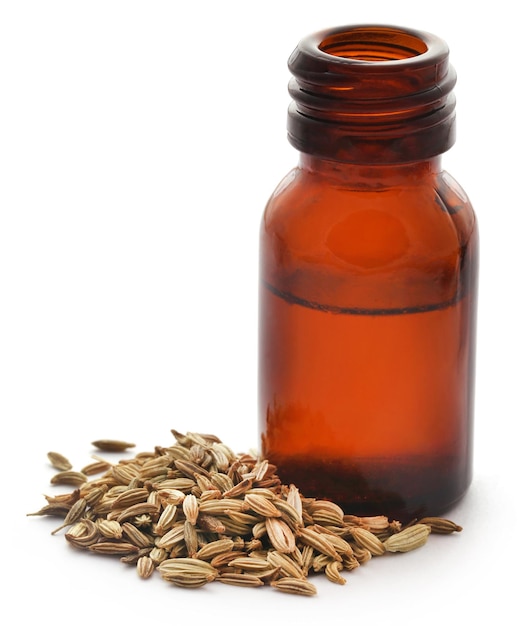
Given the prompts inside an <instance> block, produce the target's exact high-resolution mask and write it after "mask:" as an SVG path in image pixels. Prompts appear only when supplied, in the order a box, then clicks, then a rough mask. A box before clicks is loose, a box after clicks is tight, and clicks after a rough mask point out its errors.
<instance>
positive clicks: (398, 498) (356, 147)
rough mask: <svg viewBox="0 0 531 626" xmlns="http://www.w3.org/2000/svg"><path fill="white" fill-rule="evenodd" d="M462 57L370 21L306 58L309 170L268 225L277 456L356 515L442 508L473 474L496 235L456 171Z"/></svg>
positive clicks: (292, 126) (263, 352) (269, 213)
mask: <svg viewBox="0 0 531 626" xmlns="http://www.w3.org/2000/svg"><path fill="white" fill-rule="evenodd" d="M448 56H449V52H448V48H447V46H446V44H445V43H444V42H443V41H442V40H440V39H439V38H437V37H435V36H433V35H431V34H429V33H424V32H420V31H413V30H407V29H403V28H396V27H392V26H389V27H388V26H370V25H369V26H349V27H342V28H337V29H332V30H329V31H324V32H321V33H316V34H315V35H311V36H309V37H307V38H306V39H303V40H302V41H301V42H299V44H298V46H297V47H296V49H295V51H294V52H293V54H292V55H291V57H290V59H289V63H288V64H289V68H290V70H291V73H292V75H293V78H292V80H291V81H290V84H289V91H290V94H291V96H292V99H293V102H292V104H291V105H290V107H289V110H288V139H289V141H290V143H291V144H292V145H293V146H294V147H295V148H296V149H297V150H298V151H299V152H300V163H299V167H297V168H295V169H294V170H293V171H292V172H291V173H290V174H288V176H287V177H286V178H285V179H284V181H282V182H281V184H280V185H279V186H278V188H277V189H276V191H275V192H274V193H273V195H272V197H271V199H270V201H269V203H268V205H267V207H266V209H265V213H264V217H263V222H262V230H261V251H260V273H261V279H260V357H259V359H260V367H259V419H260V436H261V449H262V453H263V455H264V456H266V457H267V458H268V459H269V460H270V461H272V462H273V463H275V464H276V465H277V467H278V473H279V475H280V477H281V479H282V480H283V481H284V482H286V483H288V482H293V483H294V484H296V485H297V486H298V487H299V489H300V490H301V492H302V493H303V494H304V495H306V496H308V497H319V498H329V499H332V500H334V501H335V502H337V503H338V504H340V505H341V506H342V507H343V508H344V510H345V511H347V512H349V513H353V514H360V515H361V514H363V515H379V514H382V515H387V516H392V517H394V518H395V519H399V520H401V521H406V520H410V519H412V518H414V517H419V516H424V515H439V514H442V513H443V512H444V511H445V510H446V509H448V508H449V507H450V506H451V505H452V504H453V503H454V502H456V501H457V500H458V499H460V498H461V497H462V496H463V494H464V493H465V491H466V489H467V487H468V485H469V483H470V480H471V469H472V422H473V399H474V355H475V319H476V299H477V296H476V289H477V267H478V233H477V226H476V218H475V215H474V211H473V209H472V207H471V205H470V202H469V201H468V199H467V196H466V194H465V193H464V191H463V190H462V189H461V188H460V187H459V185H458V184H457V183H456V182H455V181H454V180H453V179H452V178H451V177H450V176H449V174H447V173H446V172H445V171H444V170H443V169H442V166H441V156H440V155H442V154H443V153H444V152H445V151H446V150H448V149H449V148H450V147H451V146H452V145H453V143H454V140H455V98H454V96H453V87H454V85H455V81H456V75H455V72H454V71H453V68H452V66H451V65H450V64H449V59H448Z"/></svg>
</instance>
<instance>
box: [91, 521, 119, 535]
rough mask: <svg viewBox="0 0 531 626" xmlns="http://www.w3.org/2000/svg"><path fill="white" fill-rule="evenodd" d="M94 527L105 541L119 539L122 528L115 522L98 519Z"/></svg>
mask: <svg viewBox="0 0 531 626" xmlns="http://www.w3.org/2000/svg"><path fill="white" fill-rule="evenodd" d="M96 526H97V527H98V531H99V532H100V534H101V535H102V536H103V537H105V538H106V539H121V538H122V527H121V526H120V524H118V522H117V521H115V520H108V519H99V520H97V521H96Z"/></svg>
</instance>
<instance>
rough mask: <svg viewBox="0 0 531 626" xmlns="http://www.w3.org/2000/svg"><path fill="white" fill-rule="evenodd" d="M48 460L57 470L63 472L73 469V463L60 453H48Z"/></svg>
mask: <svg viewBox="0 0 531 626" xmlns="http://www.w3.org/2000/svg"><path fill="white" fill-rule="evenodd" d="M48 460H49V461H50V463H51V464H52V466H53V467H55V469H58V470H61V471H63V472H64V471H67V470H71V469H72V463H70V461H69V460H68V459H67V458H66V457H65V456H63V455H62V454H59V452H48Z"/></svg>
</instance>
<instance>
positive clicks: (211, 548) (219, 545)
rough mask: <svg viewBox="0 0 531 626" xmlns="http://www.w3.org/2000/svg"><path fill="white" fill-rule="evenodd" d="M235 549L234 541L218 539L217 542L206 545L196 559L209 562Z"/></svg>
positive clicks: (199, 551)
mask: <svg viewBox="0 0 531 626" xmlns="http://www.w3.org/2000/svg"><path fill="white" fill-rule="evenodd" d="M233 547H234V541H233V540H232V539H218V540H217V541H211V542H210V543H207V544H206V545H204V546H203V547H202V548H201V549H200V550H198V552H197V554H196V558H198V559H202V560H203V561H209V560H210V559H213V558H214V557H215V556H217V555H218V554H223V553H224V552H229V551H230V550H232V548H233Z"/></svg>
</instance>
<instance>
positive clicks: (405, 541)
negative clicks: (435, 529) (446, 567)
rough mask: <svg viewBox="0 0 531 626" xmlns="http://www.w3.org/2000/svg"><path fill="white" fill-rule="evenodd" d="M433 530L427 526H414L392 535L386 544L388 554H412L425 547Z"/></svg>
mask: <svg viewBox="0 0 531 626" xmlns="http://www.w3.org/2000/svg"><path fill="white" fill-rule="evenodd" d="M430 532H431V528H430V527H429V526H428V525H427V524H414V525H413V526H408V527H407V528H404V530H401V531H400V532H399V533H397V534H396V535H391V537H389V539H386V540H385V542H384V545H385V549H386V550H387V551H388V552H410V551H411V550H416V549H417V548H420V547H421V546H423V545H424V544H425V543H426V541H427V540H428V536H429V534H430Z"/></svg>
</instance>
